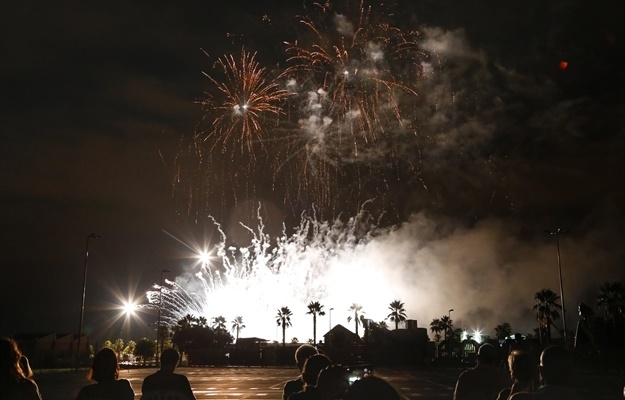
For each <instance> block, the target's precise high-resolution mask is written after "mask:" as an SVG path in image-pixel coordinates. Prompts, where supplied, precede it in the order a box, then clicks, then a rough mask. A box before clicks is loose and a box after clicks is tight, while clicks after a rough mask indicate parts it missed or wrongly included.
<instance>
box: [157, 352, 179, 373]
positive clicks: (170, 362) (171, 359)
mask: <svg viewBox="0 0 625 400" xmlns="http://www.w3.org/2000/svg"><path fill="white" fill-rule="evenodd" d="M179 360H180V353H178V351H177V350H176V349H172V348H169V349H165V350H163V352H162V353H161V367H165V368H169V369H174V368H176V365H178V361H179Z"/></svg>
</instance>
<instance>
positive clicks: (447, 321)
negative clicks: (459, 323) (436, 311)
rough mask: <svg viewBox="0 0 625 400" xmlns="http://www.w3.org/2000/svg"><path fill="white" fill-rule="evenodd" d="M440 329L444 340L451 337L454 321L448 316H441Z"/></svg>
mask: <svg viewBox="0 0 625 400" xmlns="http://www.w3.org/2000/svg"><path fill="white" fill-rule="evenodd" d="M440 321H441V327H442V328H443V331H444V332H445V340H447V339H451V338H452V337H453V329H454V321H453V320H452V319H451V317H449V316H448V315H443V316H442V317H441V319H440Z"/></svg>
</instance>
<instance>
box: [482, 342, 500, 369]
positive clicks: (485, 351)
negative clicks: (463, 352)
mask: <svg viewBox="0 0 625 400" xmlns="http://www.w3.org/2000/svg"><path fill="white" fill-rule="evenodd" d="M498 359H499V355H498V354H497V349H496V348H495V346H493V345H492V344H490V343H484V344H483V345H481V346H480V348H479V349H478V350H477V363H478V364H489V365H495V364H497V361H498Z"/></svg>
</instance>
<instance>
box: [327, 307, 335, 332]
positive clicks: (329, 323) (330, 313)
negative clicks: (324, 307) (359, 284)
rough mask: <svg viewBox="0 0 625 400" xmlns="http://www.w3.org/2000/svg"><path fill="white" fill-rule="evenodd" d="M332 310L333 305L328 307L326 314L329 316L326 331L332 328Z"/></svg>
mask: <svg viewBox="0 0 625 400" xmlns="http://www.w3.org/2000/svg"><path fill="white" fill-rule="evenodd" d="M332 310H334V307H332V308H330V311H329V312H328V315H329V316H330V318H329V322H328V331H331V330H332Z"/></svg>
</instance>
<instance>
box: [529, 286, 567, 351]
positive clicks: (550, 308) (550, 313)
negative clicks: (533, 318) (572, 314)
mask: <svg viewBox="0 0 625 400" xmlns="http://www.w3.org/2000/svg"><path fill="white" fill-rule="evenodd" d="M559 298H560V297H559V296H558V295H556V294H555V293H554V292H553V291H552V290H551V289H542V290H541V291H539V292H536V294H535V295H534V300H535V301H536V304H535V305H534V307H533V310H535V311H537V318H538V322H539V327H540V332H542V331H543V330H545V331H546V334H547V343H550V342H551V325H552V322H553V321H557V320H558V319H559V318H560V313H558V310H557V309H561V308H562V306H561V305H560V304H558V303H556V301H558V299H559Z"/></svg>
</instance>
